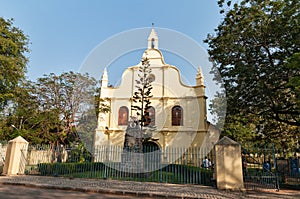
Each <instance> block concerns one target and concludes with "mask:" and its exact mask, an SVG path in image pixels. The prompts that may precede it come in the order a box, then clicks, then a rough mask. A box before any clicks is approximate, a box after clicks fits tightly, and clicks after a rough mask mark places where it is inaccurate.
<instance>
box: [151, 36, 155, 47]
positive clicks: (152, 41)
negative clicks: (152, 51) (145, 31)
mask: <svg viewBox="0 0 300 199" xmlns="http://www.w3.org/2000/svg"><path fill="white" fill-rule="evenodd" d="M154 41H155V40H154V38H152V40H151V48H154V45H155V44H154Z"/></svg>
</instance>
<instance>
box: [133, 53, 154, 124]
mask: <svg viewBox="0 0 300 199" xmlns="http://www.w3.org/2000/svg"><path fill="white" fill-rule="evenodd" d="M138 77H139V79H137V80H135V82H136V85H135V87H136V91H135V92H134V95H133V102H134V104H135V105H132V106H131V109H132V110H133V111H135V112H136V114H137V117H138V118H139V122H140V125H141V128H142V129H143V127H151V118H150V115H149V109H150V108H151V106H150V104H151V101H150V98H151V97H152V95H151V90H152V89H153V87H152V85H151V68H150V64H149V60H148V58H143V59H142V65H141V66H140V67H139V73H138Z"/></svg>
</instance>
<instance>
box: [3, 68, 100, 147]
mask: <svg viewBox="0 0 300 199" xmlns="http://www.w3.org/2000/svg"><path fill="white" fill-rule="evenodd" d="M96 86H97V82H96V80H94V79H93V78H90V77H89V76H88V75H87V74H84V75H82V74H78V73H74V72H68V73H62V74H61V75H55V74H53V73H51V74H49V75H44V77H42V78H39V79H38V80H37V82H25V81H23V84H22V87H19V88H18V89H16V90H15V97H14V103H11V106H10V109H7V110H6V112H7V116H5V117H3V120H2V121H1V122H0V126H1V127H2V128H1V129H0V138H1V139H5V140H9V139H12V138H14V137H16V136H18V135H21V136H23V137H24V138H25V139H26V140H28V141H29V142H31V143H35V144H37V143H47V144H48V143H51V144H70V143H72V142H73V141H76V142H79V133H80V135H82V136H83V137H88V138H89V139H91V137H92V133H93V132H94V129H95V127H96V111H95V95H96ZM92 116H94V117H92ZM87 118H95V119H94V120H90V122H91V125H90V126H89V127H91V128H89V127H88V128H85V127H84V126H85V125H86V122H87V121H86V120H87ZM84 121H85V122H84ZM76 125H80V128H78V129H79V130H80V132H77V128H76Z"/></svg>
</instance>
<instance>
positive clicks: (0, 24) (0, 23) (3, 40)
mask: <svg viewBox="0 0 300 199" xmlns="http://www.w3.org/2000/svg"><path fill="white" fill-rule="evenodd" d="M28 43H29V40H28V37H27V36H26V35H24V33H23V31H21V30H20V29H19V28H17V27H14V26H13V20H12V19H10V20H5V19H3V18H2V17H0V111H2V110H3V109H4V107H5V106H6V105H7V104H8V101H9V100H11V99H12V98H13V97H14V92H15V89H16V88H17V87H18V85H19V83H20V81H21V80H23V79H24V76H25V72H26V64H27V58H26V57H25V53H26V52H28V51H29V49H28Z"/></svg>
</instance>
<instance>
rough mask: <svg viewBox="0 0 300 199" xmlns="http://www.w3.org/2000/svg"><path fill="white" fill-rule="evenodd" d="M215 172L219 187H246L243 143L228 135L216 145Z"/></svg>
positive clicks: (239, 188)
mask: <svg viewBox="0 0 300 199" xmlns="http://www.w3.org/2000/svg"><path fill="white" fill-rule="evenodd" d="M215 173H216V182H217V188H218V189H230V190H243V189H244V182H243V172H242V157H241V145H240V144H239V143H237V142H235V141H233V140H231V139H230V138H228V137H226V136H225V137H223V138H222V139H221V140H220V141H219V142H218V143H217V144H216V145H215Z"/></svg>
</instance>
